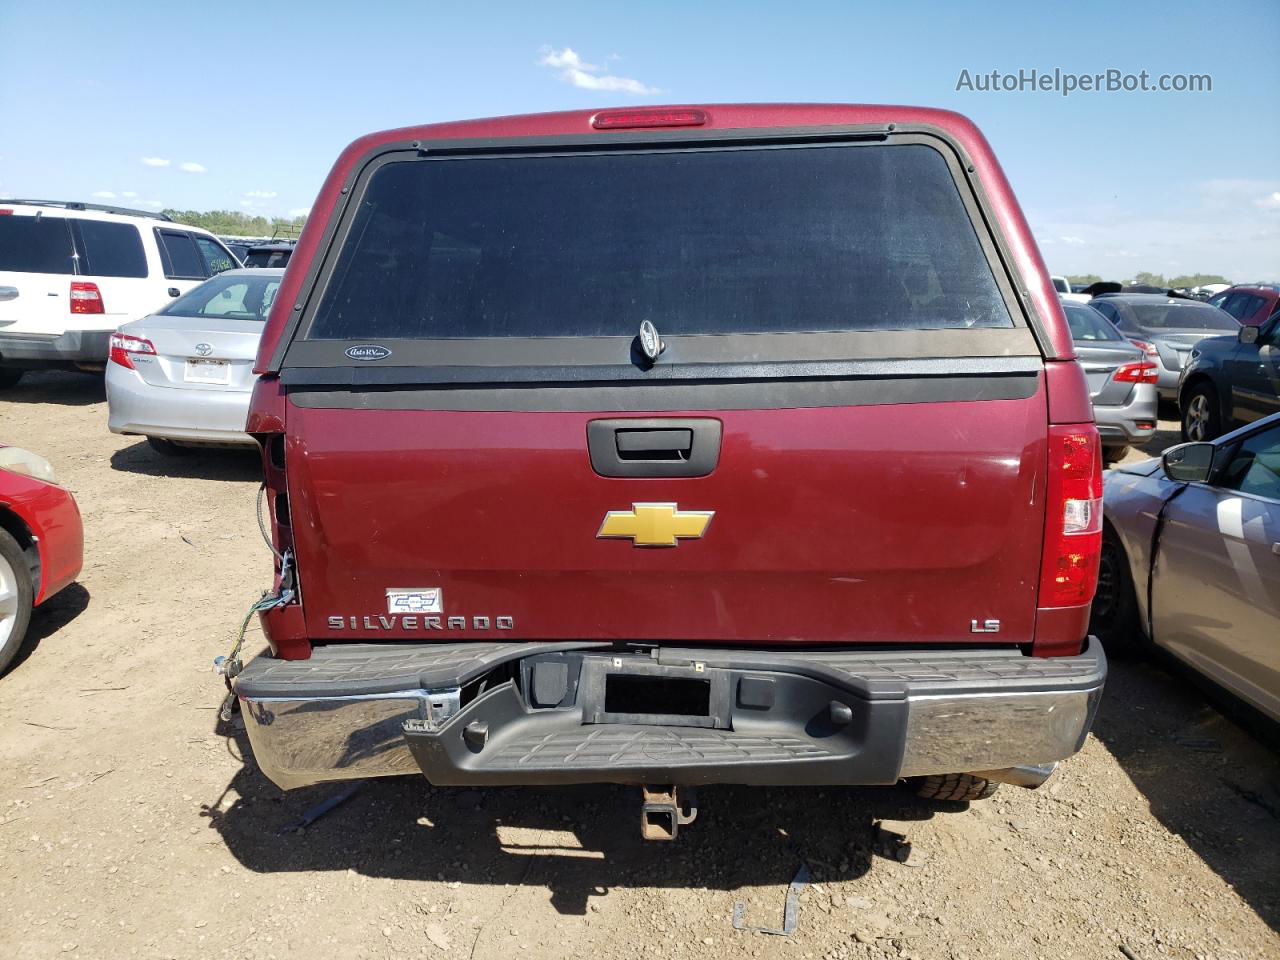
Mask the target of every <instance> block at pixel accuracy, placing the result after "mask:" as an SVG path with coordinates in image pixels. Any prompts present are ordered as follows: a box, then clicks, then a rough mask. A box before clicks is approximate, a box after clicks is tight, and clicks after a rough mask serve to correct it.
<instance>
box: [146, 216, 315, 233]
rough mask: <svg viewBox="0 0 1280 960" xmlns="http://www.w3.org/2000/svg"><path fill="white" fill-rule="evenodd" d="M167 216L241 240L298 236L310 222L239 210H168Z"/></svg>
mask: <svg viewBox="0 0 1280 960" xmlns="http://www.w3.org/2000/svg"><path fill="white" fill-rule="evenodd" d="M164 213H165V215H166V216H168V217H169V218H170V219H172V220H176V221H177V222H178V223H187V224H190V225H191V226H193V227H203V228H204V229H205V230H208V231H209V232H210V233H217V234H230V235H232V236H238V237H270V236H274V235H276V234H280V235H281V236H296V235H297V233H298V231H300V230H301V229H302V225H303V224H304V223H306V222H307V218H306V217H271V218H270V219H268V218H267V217H263V216H250V215H249V214H247V213H241V212H240V211H239V210H206V211H203V212H201V211H199V210H165V211H164Z"/></svg>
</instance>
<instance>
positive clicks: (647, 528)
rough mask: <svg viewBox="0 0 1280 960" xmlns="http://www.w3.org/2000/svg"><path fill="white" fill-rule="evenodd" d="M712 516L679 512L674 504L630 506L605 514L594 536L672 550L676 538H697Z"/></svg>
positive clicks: (702, 532)
mask: <svg viewBox="0 0 1280 960" xmlns="http://www.w3.org/2000/svg"><path fill="white" fill-rule="evenodd" d="M714 516H715V511H714V510H681V509H680V508H679V507H678V506H676V505H675V504H674V503H633V504H632V505H631V509H630V510H610V511H609V512H608V513H606V514H605V515H604V523H602V524H600V532H599V533H597V534H596V536H597V537H599V538H600V539H602V540H610V539H622V540H630V541H631V543H632V546H636V547H674V546H675V545H676V543H677V541H678V539H679V538H690V539H697V538H698V537H701V536H702V535H703V534H704V533H706V532H707V526H708V525H709V524H710V523H711V518H712V517H714Z"/></svg>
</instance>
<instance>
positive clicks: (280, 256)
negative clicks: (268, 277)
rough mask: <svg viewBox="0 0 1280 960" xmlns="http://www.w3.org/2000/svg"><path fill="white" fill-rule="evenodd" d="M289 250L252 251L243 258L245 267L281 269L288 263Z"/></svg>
mask: <svg viewBox="0 0 1280 960" xmlns="http://www.w3.org/2000/svg"><path fill="white" fill-rule="evenodd" d="M292 252H293V251H291V250H254V251H253V252H251V253H250V254H249V255H248V256H247V257H245V260H244V265H245V266H246V267H283V266H286V265H287V264H288V263H289V254H290V253H292Z"/></svg>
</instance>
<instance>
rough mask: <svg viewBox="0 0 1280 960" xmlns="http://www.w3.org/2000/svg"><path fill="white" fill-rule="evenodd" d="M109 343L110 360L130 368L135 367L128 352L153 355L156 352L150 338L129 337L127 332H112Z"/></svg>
mask: <svg viewBox="0 0 1280 960" xmlns="http://www.w3.org/2000/svg"><path fill="white" fill-rule="evenodd" d="M110 343H111V353H110V355H109V356H110V360H111V362H112V363H118V364H120V366H122V367H128V368H129V369H130V370H133V369H135V368H134V366H133V360H132V358H130V356H129V354H131V353H149V354H151V355H152V356H155V352H156V347H155V344H153V343H152V342H151V341H150V340H144V339H143V338H142V337H131V336H129V334H127V333H113V334H112V335H111V340H110Z"/></svg>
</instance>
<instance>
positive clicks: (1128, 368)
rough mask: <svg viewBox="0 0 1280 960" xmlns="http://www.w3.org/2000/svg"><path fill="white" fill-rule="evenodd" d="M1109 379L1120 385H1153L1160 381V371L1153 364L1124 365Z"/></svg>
mask: <svg viewBox="0 0 1280 960" xmlns="http://www.w3.org/2000/svg"><path fill="white" fill-rule="evenodd" d="M1111 379H1113V380H1118V381H1119V382H1120V383H1155V382H1156V381H1157V380H1159V379H1160V371H1159V369H1158V368H1157V367H1156V365H1155V364H1154V363H1147V362H1146V361H1143V362H1142V363H1126V364H1125V365H1124V366H1123V367H1121V368H1120V369H1119V370H1117V371H1116V372H1115V373H1113V374H1112V375H1111Z"/></svg>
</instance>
